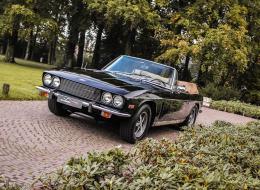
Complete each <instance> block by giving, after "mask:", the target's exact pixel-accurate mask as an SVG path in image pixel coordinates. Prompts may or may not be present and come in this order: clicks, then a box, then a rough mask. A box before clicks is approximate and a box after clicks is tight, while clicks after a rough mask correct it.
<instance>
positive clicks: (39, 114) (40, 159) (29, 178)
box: [0, 101, 253, 185]
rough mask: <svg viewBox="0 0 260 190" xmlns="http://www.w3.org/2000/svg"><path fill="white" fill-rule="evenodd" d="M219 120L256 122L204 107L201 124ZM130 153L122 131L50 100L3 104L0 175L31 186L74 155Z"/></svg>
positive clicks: (165, 133) (167, 133)
mask: <svg viewBox="0 0 260 190" xmlns="http://www.w3.org/2000/svg"><path fill="white" fill-rule="evenodd" d="M215 120H226V121H229V122H232V123H246V122H249V121H252V120H253V119H251V118H247V117H242V116H238V115H235V114H229V113H225V112H220V111H216V110H211V109H207V108H203V113H202V114H200V115H199V118H198V123H201V124H206V125H208V124H210V123H212V122H214V121H215ZM178 133H179V131H178V130H177V129H176V130H174V129H172V128H169V127H160V128H153V129H151V131H150V132H149V137H151V138H156V139H161V138H169V139H175V138H176V137H177V135H178ZM119 145H120V146H122V148H124V149H129V148H131V147H132V145H130V144H127V143H125V142H124V141H122V140H121V139H120V137H119V134H118V128H116V127H112V126H106V125H102V126H101V125H97V124H96V123H95V122H94V121H93V120H91V119H90V118H85V117H84V118H83V117H80V116H78V115H72V116H70V117H67V118H61V117H57V116H54V115H53V114H51V113H50V112H49V110H48V108H47V103H46V101H33V102H31V101H24V102H13V101H0V175H4V176H6V177H8V178H10V179H11V180H12V181H15V182H16V183H18V184H23V185H27V184H30V183H32V182H33V180H35V179H36V178H37V177H39V176H40V175H42V174H45V173H48V172H51V171H53V170H55V169H57V168H58V167H60V166H62V165H63V164H64V162H66V161H67V160H68V159H70V158H71V157H72V156H79V155H84V154H86V153H87V152H88V151H93V150H95V151H101V150H105V149H110V148H113V147H115V146H119Z"/></svg>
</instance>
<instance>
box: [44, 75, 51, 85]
mask: <svg viewBox="0 0 260 190" xmlns="http://www.w3.org/2000/svg"><path fill="white" fill-rule="evenodd" d="M42 81H43V84H44V85H45V86H50V85H51V83H52V81H53V78H52V76H51V75H50V74H45V75H44V76H43V79H42Z"/></svg>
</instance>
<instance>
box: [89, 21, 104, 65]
mask: <svg viewBox="0 0 260 190" xmlns="http://www.w3.org/2000/svg"><path fill="white" fill-rule="evenodd" d="M103 30H104V25H103V24H101V25H99V27H98V32H97V37H96V44H95V49H94V54H93V59H92V65H91V67H92V68H99V61H100V46H101V39H102V34H103Z"/></svg>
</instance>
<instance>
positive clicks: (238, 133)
mask: <svg viewBox="0 0 260 190" xmlns="http://www.w3.org/2000/svg"><path fill="white" fill-rule="evenodd" d="M38 184H40V185H41V187H42V189H129V190H130V189H133V190H135V189H260V123H259V122H258V123H257V122H253V123H250V124H248V125H246V126H233V125H231V124H229V123H225V122H216V123H215V124H214V125H213V126H212V127H196V128H189V129H186V130H185V131H184V132H183V133H182V134H181V135H180V137H179V139H178V141H177V142H175V143H173V142H171V141H169V140H161V141H156V140H152V139H147V140H144V141H142V142H140V143H139V144H137V145H136V146H135V147H134V148H133V149H132V150H131V151H129V152H128V153H126V152H124V151H122V150H121V149H118V148H116V149H113V150H110V151H107V152H101V153H89V154H88V155H87V156H86V157H79V158H72V159H71V160H70V161H69V162H68V163H67V164H66V165H65V166H64V167H63V168H62V169H60V170H58V171H57V172H55V173H54V174H52V175H49V176H46V177H45V178H42V179H40V180H39V181H38Z"/></svg>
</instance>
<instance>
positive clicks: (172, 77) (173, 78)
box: [101, 55, 177, 91]
mask: <svg viewBox="0 0 260 190" xmlns="http://www.w3.org/2000/svg"><path fill="white" fill-rule="evenodd" d="M122 57H129V58H134V59H139V60H142V61H148V62H151V63H154V64H157V65H161V66H164V67H167V68H169V69H172V70H173V73H172V76H171V79H170V78H169V79H170V82H169V83H167V85H169V88H168V87H165V86H163V85H158V84H157V83H153V82H149V81H148V80H146V81H147V82H148V83H150V84H154V85H156V86H159V87H161V88H165V89H167V90H171V91H172V90H173V88H174V86H175V85H174V83H175V78H176V76H177V70H176V69H175V68H173V67H171V66H168V65H164V64H161V63H157V62H154V61H150V60H146V59H142V58H138V57H133V56H129V55H121V56H119V57H117V58H115V59H113V60H112V61H110V62H109V63H108V64H107V65H106V66H104V67H103V68H102V69H101V70H102V71H106V72H111V73H113V72H112V71H108V70H106V69H107V68H108V67H109V66H110V65H112V64H113V63H114V62H115V61H116V60H118V59H120V58H122ZM115 73H117V74H123V75H127V73H124V72H119V71H117V72H115ZM128 76H131V75H130V73H129V75H128Z"/></svg>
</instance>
